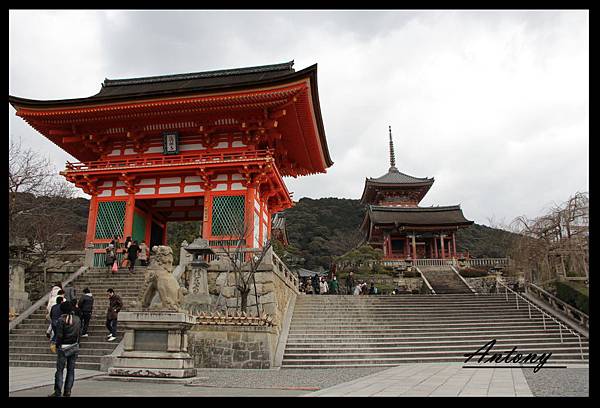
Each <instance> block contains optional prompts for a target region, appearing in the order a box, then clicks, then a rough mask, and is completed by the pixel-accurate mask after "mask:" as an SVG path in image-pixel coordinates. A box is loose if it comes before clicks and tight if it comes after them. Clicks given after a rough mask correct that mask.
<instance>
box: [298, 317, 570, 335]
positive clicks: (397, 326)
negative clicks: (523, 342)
mask: <svg viewBox="0 0 600 408" xmlns="http://www.w3.org/2000/svg"><path fill="white" fill-rule="evenodd" d="M507 324H510V329H508V328H507V329H506V330H508V331H510V330H512V329H522V328H525V327H531V328H537V327H543V325H542V323H541V322H537V321H531V320H529V319H523V320H522V321H517V320H509V321H507V322H478V321H468V322H460V321H456V322H455V321H453V320H452V321H447V322H445V323H434V322H429V321H424V322H416V323H409V322H405V323H389V324H386V325H385V327H382V325H380V324H361V325H360V327H357V326H356V325H355V324H352V322H349V323H348V324H337V325H332V326H330V327H327V326H325V327H324V325H321V324H318V323H312V324H310V325H308V324H305V325H292V326H290V331H319V330H325V331H343V330H347V329H353V330H357V331H371V332H372V331H378V330H388V331H389V330H423V327H424V326H425V325H426V327H427V329H426V330H428V331H431V330H432V329H436V330H441V331H446V330H462V329H464V330H486V329H490V328H492V329H493V328H497V329H499V328H505V327H506V326H507ZM553 327H556V328H558V324H556V323H554V322H552V323H549V322H546V328H553ZM562 330H563V331H565V332H567V331H566V330H565V329H564V328H563V329H562Z"/></svg>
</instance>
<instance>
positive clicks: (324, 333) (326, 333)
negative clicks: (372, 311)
mask: <svg viewBox="0 0 600 408" xmlns="http://www.w3.org/2000/svg"><path fill="white" fill-rule="evenodd" d="M473 333H478V334H480V335H485V336H487V337H488V338H494V336H496V335H501V334H510V335H518V334H535V335H541V336H545V335H551V334H555V335H559V330H558V329H547V330H544V329H543V328H537V327H536V328H522V329H511V330H506V329H503V328H498V329H496V330H480V329H478V328H472V329H470V330H464V329H462V330H455V329H450V330H444V331H442V330H424V331H421V330H418V329H417V330H412V331H408V330H395V331H393V330H385V329H382V330H368V331H365V330H311V331H307V330H291V329H290V332H289V336H288V337H290V338H293V337H294V336H300V337H303V336H305V337H313V338H314V337H334V336H338V337H341V336H350V337H353V336H357V335H358V336H370V337H372V336H374V335H389V336H394V337H397V336H398V335H402V336H404V337H409V336H425V335H438V336H439V337H445V336H456V335H469V334H473ZM563 336H572V334H571V333H570V332H569V333H568V334H567V333H565V331H564V330H563ZM573 337H577V336H573Z"/></svg>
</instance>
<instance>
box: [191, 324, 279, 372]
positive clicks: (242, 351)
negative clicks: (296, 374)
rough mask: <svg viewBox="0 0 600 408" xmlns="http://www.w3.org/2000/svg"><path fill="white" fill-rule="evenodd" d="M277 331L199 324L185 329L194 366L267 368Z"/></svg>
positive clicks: (264, 328) (266, 328)
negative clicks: (187, 329) (187, 330)
mask: <svg viewBox="0 0 600 408" xmlns="http://www.w3.org/2000/svg"><path fill="white" fill-rule="evenodd" d="M277 336H278V331H277V329H276V328H275V327H263V326H237V327H236V326H233V327H232V326H199V325H196V326H195V327H194V328H193V329H191V330H190V331H189V332H188V352H189V353H190V354H191V355H192V357H193V358H194V366H195V367H196V368H270V367H271V366H272V360H273V356H274V354H275V349H276V347H277Z"/></svg>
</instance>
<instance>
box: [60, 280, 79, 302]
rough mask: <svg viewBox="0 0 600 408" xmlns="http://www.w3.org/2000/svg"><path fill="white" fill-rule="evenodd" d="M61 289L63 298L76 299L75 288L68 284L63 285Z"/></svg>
mask: <svg viewBox="0 0 600 408" xmlns="http://www.w3.org/2000/svg"><path fill="white" fill-rule="evenodd" d="M63 291H64V292H65V296H64V297H65V300H67V301H69V302H72V301H73V300H77V291H76V290H75V288H74V287H73V286H72V285H70V284H68V285H66V286H65V287H63Z"/></svg>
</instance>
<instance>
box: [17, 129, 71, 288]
mask: <svg viewBox="0 0 600 408" xmlns="http://www.w3.org/2000/svg"><path fill="white" fill-rule="evenodd" d="M74 193H75V189H74V188H73V187H72V186H71V185H70V184H69V183H68V182H67V181H65V180H63V179H61V178H59V176H58V172H57V171H56V170H55V169H54V167H53V166H52V164H51V162H50V159H49V158H48V157H43V156H42V155H41V154H40V153H38V152H36V151H35V150H33V149H31V148H27V149H25V148H23V146H22V144H21V141H20V140H19V141H15V140H13V139H11V140H10V142H9V157H8V194H9V201H8V207H9V210H8V220H9V241H10V242H20V243H22V242H25V243H26V244H27V246H28V250H27V259H28V261H30V262H31V266H30V267H35V266H37V265H40V264H43V263H45V262H46V261H47V260H48V259H49V257H50V256H51V255H53V254H55V253H56V252H59V251H62V250H64V249H65V248H66V247H67V246H68V243H69V241H68V237H69V236H70V235H73V234H72V232H71V231H70V230H69V227H70V224H69V221H70V218H71V217H72V214H70V213H69V212H68V210H65V209H63V208H61V207H60V203H59V200H60V199H63V198H72V197H73V196H74ZM45 272H46V268H45V267H44V281H45V280H46V279H45V276H46V273H45Z"/></svg>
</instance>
